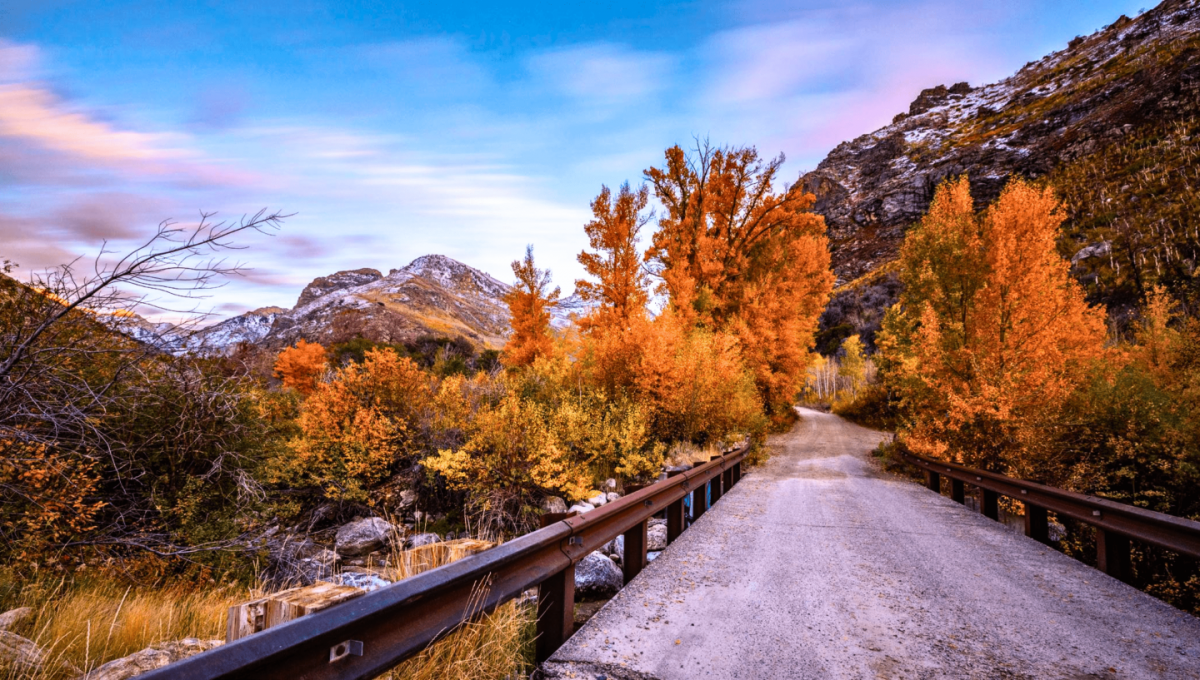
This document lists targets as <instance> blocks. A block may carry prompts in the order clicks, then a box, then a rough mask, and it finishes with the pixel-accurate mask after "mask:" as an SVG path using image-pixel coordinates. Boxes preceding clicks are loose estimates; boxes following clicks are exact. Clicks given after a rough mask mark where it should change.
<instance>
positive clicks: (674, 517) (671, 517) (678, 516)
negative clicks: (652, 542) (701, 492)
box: [667, 470, 683, 545]
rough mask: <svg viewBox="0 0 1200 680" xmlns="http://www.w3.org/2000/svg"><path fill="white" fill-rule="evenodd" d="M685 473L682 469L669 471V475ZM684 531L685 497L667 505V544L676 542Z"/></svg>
mask: <svg viewBox="0 0 1200 680" xmlns="http://www.w3.org/2000/svg"><path fill="white" fill-rule="evenodd" d="M679 474H683V471H682V470H676V471H674V472H671V473H669V474H668V475H667V476H668V477H674V476H675V475H679ZM682 533H683V498H682V497H681V498H680V499H679V500H677V501H675V502H674V503H671V504H670V505H668V506H667V544H668V545H670V544H671V543H674V542H675V539H677V538H679V536H680V534H682Z"/></svg>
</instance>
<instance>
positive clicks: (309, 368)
mask: <svg viewBox="0 0 1200 680" xmlns="http://www.w3.org/2000/svg"><path fill="white" fill-rule="evenodd" d="M327 359H328V358H327V353H326V351H325V348H324V347H323V346H322V345H321V344H320V343H316V342H309V341H307V340H304V339H301V340H300V341H299V342H297V343H296V344H295V346H293V347H288V348H286V349H284V350H283V351H282V352H280V353H279V357H278V358H277V359H276V360H275V375H276V376H277V377H278V378H279V379H280V380H282V381H283V386H284V387H290V388H292V389H294V390H296V391H297V392H299V393H300V394H303V395H304V396H308V395H310V394H312V393H313V390H315V389H316V388H317V381H318V380H319V379H320V378H321V375H322V374H324V373H325V365H326V362H327Z"/></svg>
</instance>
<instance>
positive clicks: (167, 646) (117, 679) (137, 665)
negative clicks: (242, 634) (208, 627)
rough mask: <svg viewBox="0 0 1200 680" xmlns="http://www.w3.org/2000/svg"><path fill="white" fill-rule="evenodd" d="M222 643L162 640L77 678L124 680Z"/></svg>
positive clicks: (194, 640) (196, 640) (81, 679)
mask: <svg viewBox="0 0 1200 680" xmlns="http://www.w3.org/2000/svg"><path fill="white" fill-rule="evenodd" d="M222 644H224V642H222V641H221V640H199V639H197V638H185V639H183V640H179V641H177V642H163V643H159V644H157V645H151V646H149V647H147V648H145V649H143V650H142V651H140V652H134V653H133V654H130V655H129V656H126V657H123V658H120V659H117V660H115V661H109V662H108V663H106V664H104V665H103V666H100V667H99V668H97V669H95V670H93V671H92V672H90V673H88V674H87V675H85V676H83V677H82V678H80V679H79V680H126V678H132V677H133V676H135V675H140V674H142V673H145V672H147V671H152V670H154V669H156V668H162V667H163V666H166V665H167V664H171V663H175V662H176V661H179V660H180V659H186V658H187V657H189V656H193V655H196V654H199V653H200V652H207V651H208V650H210V649H212V648H214V647H220V646H221V645H222Z"/></svg>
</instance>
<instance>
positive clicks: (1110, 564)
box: [1096, 527, 1133, 583]
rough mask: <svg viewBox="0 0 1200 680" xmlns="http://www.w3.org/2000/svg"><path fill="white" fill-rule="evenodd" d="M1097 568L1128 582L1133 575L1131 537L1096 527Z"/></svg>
mask: <svg viewBox="0 0 1200 680" xmlns="http://www.w3.org/2000/svg"><path fill="white" fill-rule="evenodd" d="M1096 568H1098V569H1099V570H1100V571H1103V572H1104V573H1106V574H1108V575H1109V576H1111V577H1113V578H1115V579H1117V580H1119V581H1125V582H1126V583H1128V582H1129V580H1130V579H1131V578H1132V576H1133V571H1132V569H1131V568H1130V564H1129V537H1128V536H1122V535H1121V534H1118V533H1116V532H1113V531H1105V530H1104V529H1101V528H1100V527H1096Z"/></svg>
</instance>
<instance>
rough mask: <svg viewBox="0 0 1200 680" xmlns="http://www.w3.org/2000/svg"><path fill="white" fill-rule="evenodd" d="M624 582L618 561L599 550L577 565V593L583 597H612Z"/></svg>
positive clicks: (597, 598)
mask: <svg viewBox="0 0 1200 680" xmlns="http://www.w3.org/2000/svg"><path fill="white" fill-rule="evenodd" d="M624 584H625V578H624V576H622V575H621V570H620V568H618V567H617V563H616V562H613V561H612V560H611V559H609V558H608V557H606V556H604V555H602V554H600V553H599V552H594V553H591V554H589V555H588V556H587V557H585V558H583V559H582V560H580V561H579V564H576V565H575V595H576V596H578V597H579V598H581V599H592V600H603V599H606V598H610V597H612V596H613V595H616V594H617V591H618V590H620V589H621V586H622V585H624Z"/></svg>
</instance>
